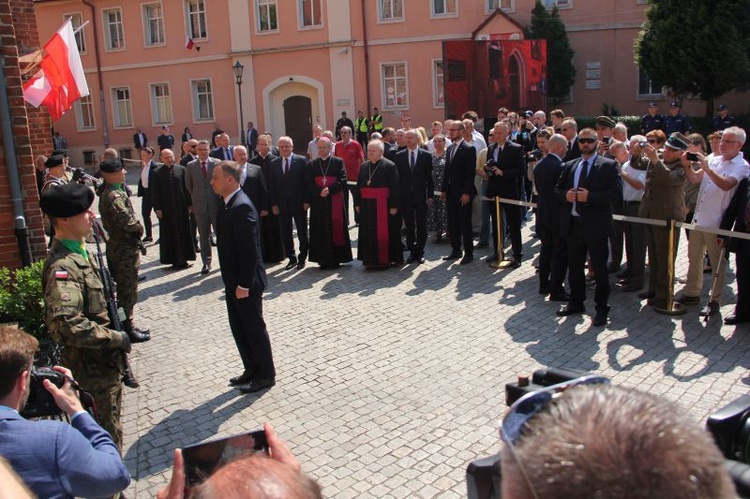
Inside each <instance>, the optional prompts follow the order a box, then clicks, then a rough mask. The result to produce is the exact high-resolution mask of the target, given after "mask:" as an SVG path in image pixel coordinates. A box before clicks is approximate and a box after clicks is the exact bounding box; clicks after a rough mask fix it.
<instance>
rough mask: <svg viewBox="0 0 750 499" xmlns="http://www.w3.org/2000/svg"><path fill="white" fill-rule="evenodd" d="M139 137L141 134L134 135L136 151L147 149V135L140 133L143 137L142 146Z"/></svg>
mask: <svg viewBox="0 0 750 499" xmlns="http://www.w3.org/2000/svg"><path fill="white" fill-rule="evenodd" d="M138 135H139V134H137V133H134V134H133V145H134V146H135V148H136V149H140V148H142V147H146V146H147V145H148V137H146V134H145V133H143V132H141V133H140V135H143V145H141V143H140V141H139V140H138Z"/></svg>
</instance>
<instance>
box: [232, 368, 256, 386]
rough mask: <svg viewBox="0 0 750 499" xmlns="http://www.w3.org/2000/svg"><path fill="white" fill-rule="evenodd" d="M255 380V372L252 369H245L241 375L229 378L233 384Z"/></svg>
mask: <svg viewBox="0 0 750 499" xmlns="http://www.w3.org/2000/svg"><path fill="white" fill-rule="evenodd" d="M252 380H253V373H252V372H251V371H245V372H243V373H242V374H240V375H239V376H235V377H234V378H230V379H229V384H230V385H232V386H237V385H244V384H247V383H250V382H251V381H252Z"/></svg>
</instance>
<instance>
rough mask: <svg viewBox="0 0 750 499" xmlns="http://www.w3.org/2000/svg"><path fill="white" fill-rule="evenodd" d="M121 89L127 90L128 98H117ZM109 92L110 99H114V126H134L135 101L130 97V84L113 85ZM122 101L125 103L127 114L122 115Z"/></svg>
mask: <svg viewBox="0 0 750 499" xmlns="http://www.w3.org/2000/svg"><path fill="white" fill-rule="evenodd" d="M120 91H125V92H127V99H118V98H117V93H118V92H120ZM109 94H110V100H111V101H112V126H113V127H114V128H133V101H132V100H131V98H130V96H131V92H130V86H128V85H125V86H122V87H111V88H110V89H109ZM120 103H123V104H124V105H125V108H126V109H125V113H126V114H127V116H122V113H121V112H120ZM125 118H127V119H125Z"/></svg>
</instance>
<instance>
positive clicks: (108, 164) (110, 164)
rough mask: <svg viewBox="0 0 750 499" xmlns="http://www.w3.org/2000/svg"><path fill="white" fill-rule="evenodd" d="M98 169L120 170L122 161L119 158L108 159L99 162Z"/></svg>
mask: <svg viewBox="0 0 750 499" xmlns="http://www.w3.org/2000/svg"><path fill="white" fill-rule="evenodd" d="M99 169H100V170H101V171H103V172H104V173H115V172H119V171H120V170H122V161H120V160H119V159H108V160H107V161H102V162H101V163H99Z"/></svg>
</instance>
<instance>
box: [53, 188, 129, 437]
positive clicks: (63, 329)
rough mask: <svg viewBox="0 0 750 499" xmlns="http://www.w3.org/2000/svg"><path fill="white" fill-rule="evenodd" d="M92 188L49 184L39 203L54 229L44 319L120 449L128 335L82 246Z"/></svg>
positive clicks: (90, 217) (89, 219)
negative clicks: (117, 323)
mask: <svg viewBox="0 0 750 499" xmlns="http://www.w3.org/2000/svg"><path fill="white" fill-rule="evenodd" d="M93 202H94V192H93V191H92V190H91V189H89V188H88V187H86V186H84V185H80V184H77V183H72V184H66V185H62V186H59V187H57V188H55V189H50V190H49V191H48V192H45V193H44V194H42V197H41V200H40V202H39V204H40V206H41V208H42V211H44V213H45V214H46V215H47V216H48V217H50V219H51V220H52V224H53V226H54V228H55V237H54V239H53V240H52V246H51V248H50V253H49V256H48V257H47V260H46V261H45V262H44V269H43V270H42V286H43V288H44V303H45V323H46V325H47V330H48V331H49V333H50V335H51V336H52V338H53V339H54V340H55V341H56V342H57V343H59V344H61V345H63V346H64V347H65V349H64V351H63V356H62V365H64V366H65V367H67V368H69V369H70V370H71V371H73V375H74V376H75V378H76V379H77V380H78V382H79V383H80V385H81V387H82V388H83V389H84V390H85V391H87V392H89V393H91V395H92V396H93V397H94V403H95V404H96V409H97V414H98V419H99V423H100V424H101V425H102V427H103V428H104V429H105V430H107V431H108V432H109V433H110V434H111V435H112V439H113V440H114V441H115V443H116V444H117V445H118V447H120V449H122V425H121V424H120V411H121V406H122V383H121V380H122V377H123V373H124V370H125V364H124V356H123V352H126V353H127V352H129V351H130V343H131V342H130V338H128V335H127V334H125V333H124V332H121V331H116V330H114V329H111V328H110V327H109V326H110V323H109V317H108V315H107V303H106V299H105V297H104V291H103V289H102V288H103V285H102V281H101V279H100V278H99V273H98V272H99V269H98V268H97V267H96V265H95V264H94V262H93V261H92V259H90V257H89V254H88V252H87V250H86V245H85V243H84V240H85V238H86V237H87V236H88V235H89V234H91V225H92V221H93V219H94V216H95V215H94V213H93V212H92V211H91V204H92V203H93Z"/></svg>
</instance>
